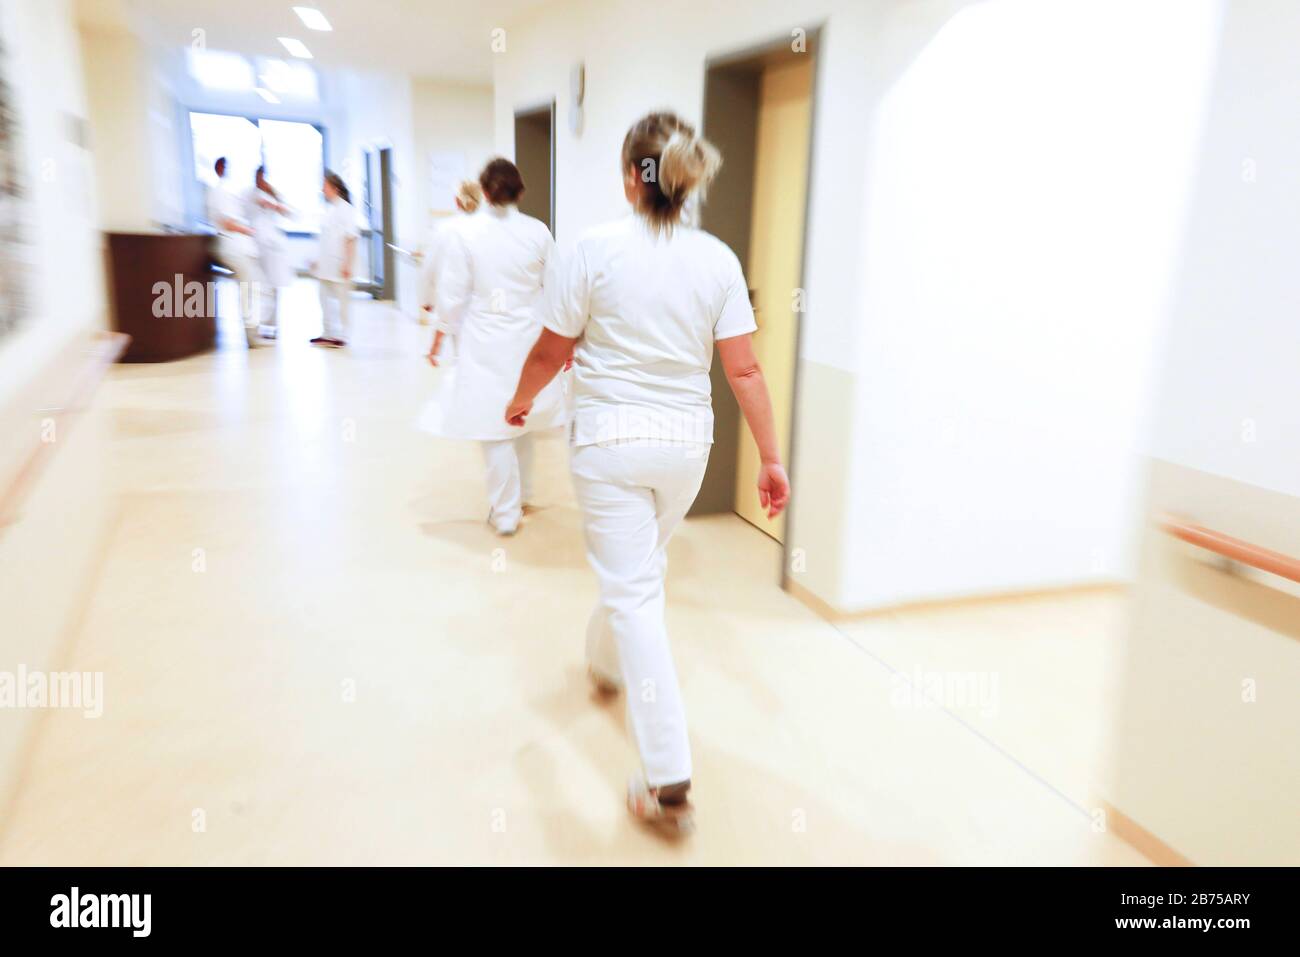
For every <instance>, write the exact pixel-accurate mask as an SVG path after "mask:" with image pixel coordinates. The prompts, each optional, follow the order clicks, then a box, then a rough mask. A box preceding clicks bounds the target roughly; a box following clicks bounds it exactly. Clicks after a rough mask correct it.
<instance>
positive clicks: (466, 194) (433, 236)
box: [420, 179, 483, 366]
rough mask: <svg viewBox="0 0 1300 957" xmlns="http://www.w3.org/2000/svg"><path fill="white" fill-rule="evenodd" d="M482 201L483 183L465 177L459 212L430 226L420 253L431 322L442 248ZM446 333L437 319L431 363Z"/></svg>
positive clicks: (422, 294) (422, 286) (460, 189)
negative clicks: (460, 223) (458, 225)
mask: <svg viewBox="0 0 1300 957" xmlns="http://www.w3.org/2000/svg"><path fill="white" fill-rule="evenodd" d="M482 202H483V187H481V186H480V185H479V184H478V183H477V182H475V181H474V180H472V179H467V180H465V181H464V182H462V183H461V184H460V186H459V187H458V188H457V190H456V209H457V211H458V215H454V216H451V217H449V218H445V219H440V220H438V221H437V222H436V223H435V224H434V225H433V228H432V229H430V230H429V238H428V239H427V240H425V243H424V249H423V251H422V252H421V254H420V309H421V311H423V312H424V314H425V316H427V317H428V319H429V321H430V322H432V321H433V317H434V313H435V311H436V310H437V307H438V294H437V289H438V272H439V270H440V268H441V263H442V255H441V253H442V248H443V246H444V244H445V242H446V240H447V239H448V238H449V237H450V236H451V235H452V234H453V233H454V232H455V231H456V226H457V223H458V222H460V220H461V219H462V218H463V217H464V216H468V215H470V214H472V213H474V212H475V211H477V210H478V208H479V206H480V205H481V204H482ZM446 337H447V334H446V331H445V330H443V329H441V328H438V327H437V325H436V323H435V329H434V333H433V344H432V345H431V346H430V347H429V363H430V365H435V366H436V365H437V364H438V356H439V355H440V354H441V353H442V346H443V343H444V341H446Z"/></svg>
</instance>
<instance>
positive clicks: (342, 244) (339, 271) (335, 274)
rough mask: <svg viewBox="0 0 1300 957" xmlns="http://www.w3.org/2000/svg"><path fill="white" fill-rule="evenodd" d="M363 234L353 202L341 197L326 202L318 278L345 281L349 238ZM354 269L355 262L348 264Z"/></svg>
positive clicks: (317, 264)
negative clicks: (345, 200)
mask: <svg viewBox="0 0 1300 957" xmlns="http://www.w3.org/2000/svg"><path fill="white" fill-rule="evenodd" d="M360 235H361V229H360V228H359V227H358V226H357V211H356V210H355V209H353V208H352V204H351V203H346V202H344V201H343V199H342V198H341V197H340V198H338V199H331V200H329V201H328V202H326V203H325V215H324V216H323V217H321V223H320V256H319V257H318V258H317V260H316V278H317V279H325V280H328V281H330V282H342V281H343V266H344V261H343V259H344V255H345V253H346V250H347V240H348V239H349V238H351V239H356V238H357V237H358V236H360ZM346 265H347V266H348V271H349V272H351V271H352V267H353V264H352V263H351V262H349V263H347V264H346Z"/></svg>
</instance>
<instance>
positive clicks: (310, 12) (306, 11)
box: [293, 7, 334, 30]
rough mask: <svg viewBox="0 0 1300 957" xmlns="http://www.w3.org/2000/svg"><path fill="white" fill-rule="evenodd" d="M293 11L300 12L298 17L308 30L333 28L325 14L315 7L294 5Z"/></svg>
mask: <svg viewBox="0 0 1300 957" xmlns="http://www.w3.org/2000/svg"><path fill="white" fill-rule="evenodd" d="M293 12H294V13H296V14H298V19H299V20H301V21H302V22H303V25H304V26H306V27H307V29H308V30H333V29H334V28H333V27H332V26H330V22H329V21H328V20H326V19H325V14H323V13H321V12H320V11H319V10H317V9H316V8H315V7H294V8H293Z"/></svg>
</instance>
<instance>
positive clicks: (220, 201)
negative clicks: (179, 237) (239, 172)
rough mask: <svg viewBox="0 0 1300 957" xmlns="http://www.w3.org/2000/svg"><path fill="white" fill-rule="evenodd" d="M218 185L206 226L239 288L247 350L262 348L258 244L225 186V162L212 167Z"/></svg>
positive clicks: (212, 191) (210, 193)
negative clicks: (256, 291)
mask: <svg viewBox="0 0 1300 957" xmlns="http://www.w3.org/2000/svg"><path fill="white" fill-rule="evenodd" d="M212 168H213V170H214V171H215V172H216V174H217V183H216V185H215V186H213V187H211V188H210V189H209V190H208V222H209V223H211V224H212V226H213V228H214V229H216V231H217V237H218V238H217V259H218V260H219V261H220V263H221V265H223V266H225V267H226V268H227V269H229V270H230V271H231V272H232V273H233V274H234V278H235V284H236V285H237V286H238V287H239V316H240V320H241V321H242V322H243V325H244V335H245V337H246V338H247V340H248V347H249V348H250V349H253V348H256V347H257V346H260V345H262V341H261V339H259V338H258V335H257V305H256V303H255V302H254V301H253V289H254V288H255V287H256V286H257V284H258V283H260V282H261V278H262V275H261V269H260V267H259V266H258V262H257V243H256V242H255V241H254V239H253V227H252V226H251V225H249V222H248V208H247V204H246V203H245V202H243V200H242V199H241V198H240V197H239V196H238V195H237V194H236V193H235V191H234V190H233V189H231V188H230V187H228V186H227V185H226V158H225V157H224V156H222V157H219V158H218V159H217V161H216V163H214V164H213V167H212Z"/></svg>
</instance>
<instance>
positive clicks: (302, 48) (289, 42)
mask: <svg viewBox="0 0 1300 957" xmlns="http://www.w3.org/2000/svg"><path fill="white" fill-rule="evenodd" d="M279 40H280V42H281V43H283V44H284V48H285V49H286V50H288V51H289V52H290V53H292V54H293V55H294V56H296V57H300V58H301V59H303V60H310V59H311V58H312V57H311V51H310V50H308V49H307V44H305V43H303V42H302V41H301V40H299V39H298V38H297V37H279Z"/></svg>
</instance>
